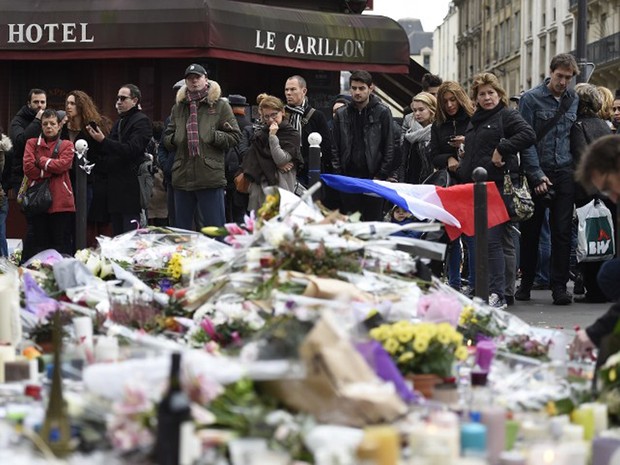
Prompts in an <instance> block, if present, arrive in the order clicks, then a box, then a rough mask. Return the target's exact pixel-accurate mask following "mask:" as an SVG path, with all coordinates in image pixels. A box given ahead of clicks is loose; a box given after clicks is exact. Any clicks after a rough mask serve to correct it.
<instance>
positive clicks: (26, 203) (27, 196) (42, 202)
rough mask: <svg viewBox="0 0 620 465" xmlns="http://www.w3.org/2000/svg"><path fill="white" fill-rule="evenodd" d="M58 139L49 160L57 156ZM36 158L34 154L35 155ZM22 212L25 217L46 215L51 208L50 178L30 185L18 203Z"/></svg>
mask: <svg viewBox="0 0 620 465" xmlns="http://www.w3.org/2000/svg"><path fill="white" fill-rule="evenodd" d="M60 142H61V141H60V139H58V141H57V142H56V145H55V146H54V150H53V152H52V157H51V158H56V157H57V156H58V150H59V148H60ZM35 156H36V153H35ZM20 190H21V189H20ZM20 206H21V209H22V212H23V213H24V215H26V216H34V215H40V214H41V213H47V211H48V210H49V209H50V207H51V206H52V192H51V191H50V178H45V179H43V181H41V182H37V183H35V184H33V185H31V186H30V187H29V188H28V189H26V191H25V192H24V193H23V196H22V197H21V203H20Z"/></svg>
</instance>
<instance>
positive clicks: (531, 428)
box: [520, 420, 549, 444]
mask: <svg viewBox="0 0 620 465" xmlns="http://www.w3.org/2000/svg"><path fill="white" fill-rule="evenodd" d="M520 429H521V436H522V437H523V441H524V442H525V443H526V444H534V443H536V442H541V441H545V440H546V439H548V438H549V427H548V424H547V423H538V422H537V423H534V422H533V421H531V420H526V421H524V422H523V423H521V428H520Z"/></svg>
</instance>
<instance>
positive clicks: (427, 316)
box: [418, 291, 463, 328]
mask: <svg viewBox="0 0 620 465" xmlns="http://www.w3.org/2000/svg"><path fill="white" fill-rule="evenodd" d="M461 310H463V306H462V305H461V304H460V303H459V301H458V300H457V299H456V297H452V296H449V295H447V294H444V293H443V292H438V291H435V292H432V293H430V294H426V295H424V296H422V297H421V298H420V300H419V302H418V316H419V317H420V318H421V319H422V320H423V321H428V322H431V323H442V322H448V323H450V324H451V325H452V326H453V327H455V328H456V326H457V324H458V322H459V316H460V315H461Z"/></svg>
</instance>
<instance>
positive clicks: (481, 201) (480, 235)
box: [472, 168, 489, 302]
mask: <svg viewBox="0 0 620 465" xmlns="http://www.w3.org/2000/svg"><path fill="white" fill-rule="evenodd" d="M472 178H473V179H474V235H475V244H476V253H475V257H476V289H475V293H476V297H479V298H481V299H482V300H484V301H485V302H488V301H489V245H488V242H489V222H488V215H487V186H486V180H487V170H485V169H484V168H476V169H475V170H474V172H473V174H472Z"/></svg>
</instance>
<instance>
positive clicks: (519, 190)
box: [502, 171, 534, 222]
mask: <svg viewBox="0 0 620 465" xmlns="http://www.w3.org/2000/svg"><path fill="white" fill-rule="evenodd" d="M519 184H520V185H518V186H517V185H515V184H514V183H513V181H512V178H511V176H510V171H506V172H504V188H503V190H502V198H503V199H504V204H505V205H506V210H507V211H508V215H509V216H510V220H511V221H516V222H519V221H526V220H529V219H530V218H531V217H532V215H533V214H534V200H532V193H531V192H530V188H529V186H528V183H527V178H526V177H525V175H524V174H523V173H519Z"/></svg>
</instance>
